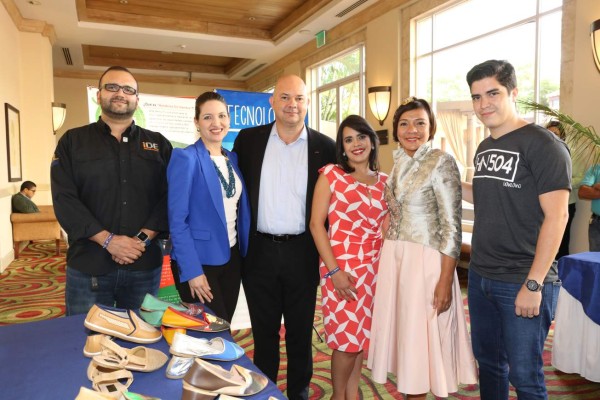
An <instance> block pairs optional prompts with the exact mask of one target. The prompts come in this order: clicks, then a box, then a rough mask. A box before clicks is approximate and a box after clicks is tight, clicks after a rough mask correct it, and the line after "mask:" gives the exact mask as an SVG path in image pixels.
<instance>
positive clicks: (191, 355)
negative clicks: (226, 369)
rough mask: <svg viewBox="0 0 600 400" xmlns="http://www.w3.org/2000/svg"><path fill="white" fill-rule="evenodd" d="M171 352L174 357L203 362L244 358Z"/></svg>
mask: <svg viewBox="0 0 600 400" xmlns="http://www.w3.org/2000/svg"><path fill="white" fill-rule="evenodd" d="M169 352H170V353H171V354H172V355H174V356H178V357H194V358H201V359H203V360H212V361H235V360H239V359H240V358H242V356H243V354H242V355H240V356H238V357H235V358H231V357H218V356H215V355H214V354H207V355H202V356H199V355H196V354H189V353H179V352H177V351H173V350H170V351H169Z"/></svg>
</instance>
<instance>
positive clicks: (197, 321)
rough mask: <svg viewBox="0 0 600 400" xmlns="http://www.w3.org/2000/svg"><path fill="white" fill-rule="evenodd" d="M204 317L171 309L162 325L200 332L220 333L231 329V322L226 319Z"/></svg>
mask: <svg viewBox="0 0 600 400" xmlns="http://www.w3.org/2000/svg"><path fill="white" fill-rule="evenodd" d="M203 316H204V318H196V317H194V316H192V315H188V314H186V313H184V312H181V311H177V310H175V309H174V308H172V307H169V308H167V311H165V313H164V315H163V318H162V323H163V325H165V326H169V327H171V328H186V329H191V330H193V331H199V332H220V331H225V330H228V329H229V322H227V321H225V320H224V319H222V318H218V317H215V316H211V317H208V314H207V313H203Z"/></svg>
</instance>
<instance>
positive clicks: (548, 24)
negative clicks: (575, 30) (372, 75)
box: [411, 0, 562, 180]
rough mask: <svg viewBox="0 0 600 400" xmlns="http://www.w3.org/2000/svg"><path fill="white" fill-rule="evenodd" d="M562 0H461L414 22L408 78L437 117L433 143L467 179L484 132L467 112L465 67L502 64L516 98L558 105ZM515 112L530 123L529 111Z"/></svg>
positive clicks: (467, 93) (474, 118)
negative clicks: (512, 77) (511, 72)
mask: <svg viewBox="0 0 600 400" xmlns="http://www.w3.org/2000/svg"><path fill="white" fill-rule="evenodd" d="M561 21H562V0H503V1H494V2H490V1H489V0H466V1H460V2H451V3H450V5H448V6H447V7H445V8H443V9H441V10H437V11H435V12H432V13H429V14H426V15H422V16H420V17H418V18H416V19H414V20H413V23H414V32H415V35H414V37H413V39H414V49H415V50H414V54H413V55H412V56H413V65H412V69H411V70H412V71H413V72H412V74H411V79H412V82H413V85H414V86H413V87H414V89H415V90H414V92H415V93H416V95H417V96H418V97H422V98H425V99H427V100H429V101H431V103H432V106H433V107H434V110H435V111H436V115H437V117H438V133H437V134H436V138H435V145H436V146H437V147H441V148H443V149H444V150H445V151H447V152H449V153H451V154H453V155H454V156H455V158H456V159H457V161H458V163H459V166H461V167H462V168H463V178H466V179H467V180H470V178H471V176H472V171H473V170H472V167H473V165H472V160H473V155H474V153H475V150H476V147H477V145H478V144H479V142H481V140H483V138H484V137H485V136H486V135H487V133H486V132H485V128H484V127H483V125H481V123H480V122H479V120H478V119H477V117H475V116H474V115H473V109H472V106H471V100H470V93H469V87H468V86H467V82H466V78H465V76H466V74H467V72H468V70H469V69H470V68H471V67H472V66H474V65H476V64H478V63H481V62H483V61H485V60H488V59H499V60H507V61H509V62H510V63H511V64H512V65H513V66H514V67H515V70H516V74H517V84H518V88H519V98H520V99H529V100H535V101H537V102H540V103H543V104H547V105H550V106H551V107H554V108H557V107H558V99H559V96H560V91H559V90H560V64H561V59H560V58H561V23H562V22H561ZM521 115H522V116H523V117H524V118H526V119H527V120H529V121H532V122H533V121H534V120H535V116H534V115H533V113H529V114H526V113H524V112H523V110H521Z"/></svg>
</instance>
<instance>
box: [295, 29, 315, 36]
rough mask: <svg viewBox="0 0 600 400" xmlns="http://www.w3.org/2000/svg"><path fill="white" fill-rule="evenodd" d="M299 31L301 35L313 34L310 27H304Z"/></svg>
mask: <svg viewBox="0 0 600 400" xmlns="http://www.w3.org/2000/svg"><path fill="white" fill-rule="evenodd" d="M298 33H299V34H301V35H312V32H311V31H309V30H308V29H302V30H300V31H299V32H298Z"/></svg>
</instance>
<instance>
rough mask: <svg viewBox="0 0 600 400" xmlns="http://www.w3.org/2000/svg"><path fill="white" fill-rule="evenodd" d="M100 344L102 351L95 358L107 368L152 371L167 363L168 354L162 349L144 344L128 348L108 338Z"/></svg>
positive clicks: (96, 361) (97, 362)
mask: <svg viewBox="0 0 600 400" xmlns="http://www.w3.org/2000/svg"><path fill="white" fill-rule="evenodd" d="M100 346H101V347H102V353H101V354H100V355H97V356H94V358H93V360H94V362H95V363H96V364H98V365H99V366H102V367H105V368H111V369H120V368H125V369H128V370H130V371H142V372H151V371H156V370H157V369H159V368H160V367H162V366H163V365H165V363H166V362H167V360H168V357H167V355H166V354H165V353H163V352H162V351H160V350H156V349H149V348H147V347H143V346H137V347H134V348H133V349H126V348H124V347H121V346H119V345H118V344H116V343H115V342H113V341H112V340H110V339H108V338H104V339H103V340H102V341H101V342H100Z"/></svg>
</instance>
